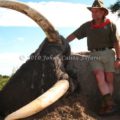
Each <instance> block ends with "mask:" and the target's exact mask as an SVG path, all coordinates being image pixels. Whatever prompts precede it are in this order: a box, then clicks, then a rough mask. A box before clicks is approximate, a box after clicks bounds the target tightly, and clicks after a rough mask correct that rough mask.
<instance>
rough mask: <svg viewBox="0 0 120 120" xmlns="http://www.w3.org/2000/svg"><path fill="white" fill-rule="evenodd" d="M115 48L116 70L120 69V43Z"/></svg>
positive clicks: (116, 43) (115, 44)
mask: <svg viewBox="0 0 120 120" xmlns="http://www.w3.org/2000/svg"><path fill="white" fill-rule="evenodd" d="M114 48H115V51H116V61H115V68H120V41H116V42H115V43H114Z"/></svg>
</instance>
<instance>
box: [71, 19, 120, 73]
mask: <svg viewBox="0 0 120 120" xmlns="http://www.w3.org/2000/svg"><path fill="white" fill-rule="evenodd" d="M73 34H74V35H75V36H76V38H77V39H82V38H84V37H87V45H88V50H89V51H91V57H94V56H96V55H97V56H98V57H99V58H100V60H94V61H91V65H92V68H93V70H95V69H102V70H104V71H106V72H113V71H114V60H115V54H114V52H113V50H112V48H113V47H114V43H115V42H116V41H118V34H117V31H116V26H115V24H113V23H111V22H110V21H109V20H108V19H107V20H106V21H105V22H103V23H102V24H101V25H100V26H97V25H94V21H88V22H86V23H84V24H83V25H81V26H80V27H79V28H78V29H77V30H75V31H74V32H73Z"/></svg>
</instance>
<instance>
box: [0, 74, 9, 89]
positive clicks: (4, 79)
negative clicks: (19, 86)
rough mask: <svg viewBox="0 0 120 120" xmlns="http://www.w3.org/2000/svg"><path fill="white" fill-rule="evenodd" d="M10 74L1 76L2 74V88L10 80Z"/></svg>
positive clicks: (0, 81) (0, 79) (0, 80)
mask: <svg viewBox="0 0 120 120" xmlns="http://www.w3.org/2000/svg"><path fill="white" fill-rule="evenodd" d="M8 80H9V76H1V75H0V90H2V88H3V87H4V85H5V84H6V83H7V82H8Z"/></svg>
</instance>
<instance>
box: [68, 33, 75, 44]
mask: <svg viewBox="0 0 120 120" xmlns="http://www.w3.org/2000/svg"><path fill="white" fill-rule="evenodd" d="M75 38H76V36H75V35H74V34H70V35H69V36H68V37H67V38H66V39H67V41H68V42H71V41H72V40H74V39H75Z"/></svg>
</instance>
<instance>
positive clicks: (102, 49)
mask: <svg viewBox="0 0 120 120" xmlns="http://www.w3.org/2000/svg"><path fill="white" fill-rule="evenodd" d="M112 48H113V47H106V48H95V49H92V50H90V51H92V52H95V51H104V50H109V49H112Z"/></svg>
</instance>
